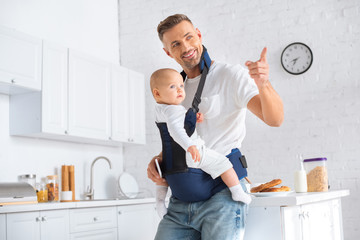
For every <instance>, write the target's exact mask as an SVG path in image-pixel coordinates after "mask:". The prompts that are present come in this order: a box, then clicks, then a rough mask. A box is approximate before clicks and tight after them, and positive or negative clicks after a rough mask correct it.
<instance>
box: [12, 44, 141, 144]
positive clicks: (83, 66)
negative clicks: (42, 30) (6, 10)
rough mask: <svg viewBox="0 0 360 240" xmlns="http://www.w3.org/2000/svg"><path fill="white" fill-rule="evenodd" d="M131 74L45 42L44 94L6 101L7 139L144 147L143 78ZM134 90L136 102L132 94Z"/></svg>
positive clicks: (14, 96)
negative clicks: (128, 144)
mask: <svg viewBox="0 0 360 240" xmlns="http://www.w3.org/2000/svg"><path fill="white" fill-rule="evenodd" d="M129 75H130V74H129V70H128V69H126V68H124V67H121V66H115V65H111V64H110V63H106V62H103V61H99V60H97V59H94V58H92V57H89V56H87V55H84V54H82V53H79V52H76V51H71V50H68V49H67V48H66V47H63V46H60V45H57V44H54V43H49V42H47V41H44V43H43V83H42V84H43V87H42V88H43V90H42V91H41V92H35V91H33V92H29V93H24V94H16V95H12V96H10V134H11V135H18V136H30V137H44V138H50V139H56V140H65V141H66V140H68V141H75V142H87V143H95V144H104V145H115V146H118V145H119V143H120V142H135V143H143V142H144V141H145V115H144V114H145V112H144V111H145V105H144V104H145V102H144V94H145V92H144V86H143V84H144V81H143V76H142V75H141V74H136V73H132V74H131V76H134V77H133V78H132V79H130V78H129ZM130 80H133V83H132V84H130ZM130 87H131V88H130ZM134 88H137V89H138V90H137V91H133V92H135V94H136V96H139V98H136V97H134V96H132V95H130V93H129V91H130V89H134ZM132 99H135V101H134V102H132V101H133V100H132ZM139 99H140V100H139ZM130 104H132V106H133V107H136V108H137V109H136V111H132V112H131V110H130ZM130 113H132V114H135V116H133V115H130ZM134 119H136V120H134ZM140 119H141V120H140ZM133 124H137V125H138V126H139V127H135V126H133Z"/></svg>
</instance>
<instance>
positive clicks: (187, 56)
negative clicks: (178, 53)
mask: <svg viewBox="0 0 360 240" xmlns="http://www.w3.org/2000/svg"><path fill="white" fill-rule="evenodd" d="M195 52H196V51H195V50H194V49H193V50H191V51H189V52H187V53H186V54H184V55H183V58H186V59H190V58H193V57H194V56H195Z"/></svg>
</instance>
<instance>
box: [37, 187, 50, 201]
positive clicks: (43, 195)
mask: <svg viewBox="0 0 360 240" xmlns="http://www.w3.org/2000/svg"><path fill="white" fill-rule="evenodd" d="M36 195H37V200H38V202H39V203H43V202H47V201H48V190H47V188H46V184H45V183H44V182H41V183H37V184H36Z"/></svg>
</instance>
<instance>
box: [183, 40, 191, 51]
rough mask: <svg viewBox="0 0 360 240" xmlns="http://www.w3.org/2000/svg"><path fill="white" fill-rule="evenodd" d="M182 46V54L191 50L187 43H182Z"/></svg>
mask: <svg viewBox="0 0 360 240" xmlns="http://www.w3.org/2000/svg"><path fill="white" fill-rule="evenodd" d="M182 46H183V52H184V53H186V52H188V51H189V50H190V49H191V46H190V44H189V43H188V42H187V41H184V42H183V44H182Z"/></svg>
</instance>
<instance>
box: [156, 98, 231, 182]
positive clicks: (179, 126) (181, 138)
mask: <svg viewBox="0 0 360 240" xmlns="http://www.w3.org/2000/svg"><path fill="white" fill-rule="evenodd" d="M185 115H186V109H185V107H184V106H182V105H167V104H158V103H156V105H155V121H156V122H158V123H161V122H165V123H166V124H167V128H168V131H169V133H170V136H171V137H172V138H173V139H174V141H175V142H176V143H178V144H179V145H180V146H181V147H182V148H183V149H184V150H185V152H186V164H187V166H188V167H190V168H200V169H202V170H203V171H204V172H206V173H207V174H209V175H210V176H211V177H212V178H214V179H215V178H217V177H219V176H220V175H221V174H222V173H224V172H225V171H226V170H228V169H230V168H232V164H231V162H230V161H229V159H228V158H227V157H225V156H224V155H222V154H220V153H218V152H216V151H214V150H212V149H209V148H206V147H205V142H204V141H203V140H202V139H201V138H200V136H198V134H197V132H196V130H195V131H194V133H193V134H192V135H191V137H189V136H188V135H187V134H186V131H185V128H184V120H185ZM192 145H196V147H197V149H198V150H199V153H200V156H201V158H200V162H194V160H193V159H192V157H191V154H190V153H189V152H187V149H188V148H189V147H190V146H192Z"/></svg>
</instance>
